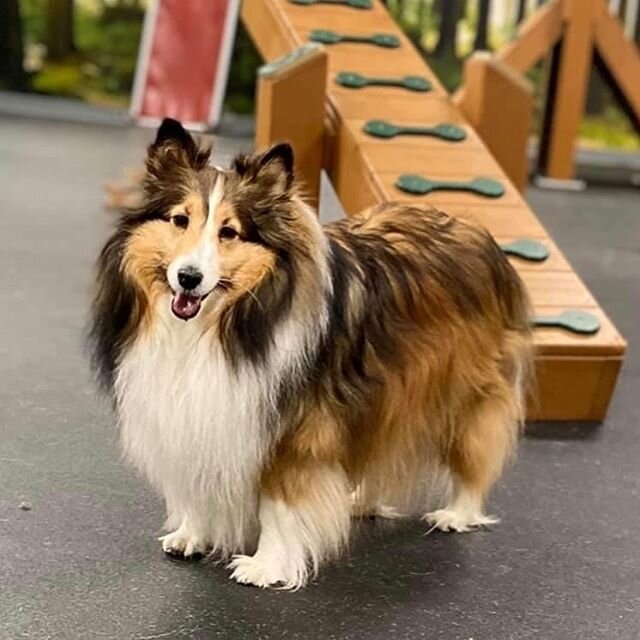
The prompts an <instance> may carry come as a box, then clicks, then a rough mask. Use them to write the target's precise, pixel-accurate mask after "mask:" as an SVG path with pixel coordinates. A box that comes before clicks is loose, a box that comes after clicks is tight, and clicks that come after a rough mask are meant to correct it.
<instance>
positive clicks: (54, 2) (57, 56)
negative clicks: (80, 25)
mask: <svg viewBox="0 0 640 640" xmlns="http://www.w3.org/2000/svg"><path fill="white" fill-rule="evenodd" d="M75 50H76V49H75V45H74V41H73V0H48V3H47V59H49V60H64V59H65V58H67V57H68V56H70V55H71V54H72V53H74V51H75Z"/></svg>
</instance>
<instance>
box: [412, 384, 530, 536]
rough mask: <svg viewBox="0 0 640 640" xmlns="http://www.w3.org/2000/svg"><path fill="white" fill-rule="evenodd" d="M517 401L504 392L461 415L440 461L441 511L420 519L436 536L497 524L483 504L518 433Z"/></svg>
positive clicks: (510, 393) (510, 394)
mask: <svg viewBox="0 0 640 640" xmlns="http://www.w3.org/2000/svg"><path fill="white" fill-rule="evenodd" d="M518 412H519V407H518V406H517V400H516V399H514V397H513V396H512V392H511V391H510V390H508V391H506V390H505V393H504V394H496V395H495V396H491V397H488V398H485V399H483V400H482V401H481V402H479V403H478V405H477V407H476V408H475V409H474V410H472V411H471V414H470V415H469V414H467V418H466V421H465V424H463V425H461V428H460V429H459V431H458V433H457V434H456V436H455V438H454V440H453V442H452V443H451V444H450V446H449V448H448V450H447V451H446V454H445V455H444V456H443V457H444V462H445V466H446V467H447V468H448V470H449V472H450V474H451V479H452V490H451V493H450V496H449V499H448V502H447V504H446V505H445V507H444V508H442V509H438V510H436V511H432V512H429V513H427V514H425V515H424V517H423V519H424V520H426V521H427V522H428V523H429V525H431V527H432V528H434V529H440V530H441V531H458V532H465V531H472V530H473V529H476V528H478V527H481V526H485V525H490V524H493V523H495V522H497V521H498V519H497V518H495V517H492V516H488V515H485V513H484V501H485V498H486V496H487V493H488V492H489V489H490V488H491V486H492V485H493V484H494V482H495V481H496V480H497V479H498V478H499V476H500V474H501V472H502V468H503V466H504V463H505V461H506V460H507V458H508V457H509V455H510V454H511V452H512V450H513V447H514V444H515V440H516V435H517V431H518Z"/></svg>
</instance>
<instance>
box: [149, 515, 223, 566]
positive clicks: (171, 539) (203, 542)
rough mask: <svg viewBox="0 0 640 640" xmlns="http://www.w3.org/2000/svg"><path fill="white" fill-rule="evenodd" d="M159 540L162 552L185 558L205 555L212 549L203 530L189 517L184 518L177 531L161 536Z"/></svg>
mask: <svg viewBox="0 0 640 640" xmlns="http://www.w3.org/2000/svg"><path fill="white" fill-rule="evenodd" d="M158 540H160V542H161V543H162V550H163V551H164V552H165V553H168V554H169V555H176V556H182V557H184V558H190V557H192V556H193V555H196V554H201V555H204V554H205V553H206V552H207V551H208V550H209V549H210V548H211V543H210V542H209V541H208V540H207V539H206V536H205V535H203V532H202V530H201V528H200V527H198V526H196V525H195V523H194V522H193V520H191V519H190V518H188V517H185V518H184V520H183V521H182V524H181V525H180V526H179V527H178V528H177V529H176V530H175V531H172V532H171V533H167V534H166V535H164V536H161V537H160V538H158Z"/></svg>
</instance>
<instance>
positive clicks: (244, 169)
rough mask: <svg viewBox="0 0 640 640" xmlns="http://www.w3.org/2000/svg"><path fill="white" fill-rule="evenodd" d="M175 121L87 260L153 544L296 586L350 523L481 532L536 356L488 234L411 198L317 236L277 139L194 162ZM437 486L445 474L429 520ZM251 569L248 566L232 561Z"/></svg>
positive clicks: (516, 289) (106, 373)
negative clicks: (143, 486) (160, 514)
mask: <svg viewBox="0 0 640 640" xmlns="http://www.w3.org/2000/svg"><path fill="white" fill-rule="evenodd" d="M209 155H210V153H209V151H208V150H205V149H203V148H201V147H199V146H198V144H197V143H196V142H195V141H194V140H193V138H192V137H191V136H190V135H189V134H188V133H187V132H186V131H185V130H184V129H183V127H182V126H181V125H180V124H179V123H178V122H176V121H174V120H165V121H164V123H163V124H162V126H161V127H160V129H159V131H158V134H157V138H156V140H155V142H154V143H153V144H152V145H151V146H150V147H149V152H148V157H147V161H146V167H147V171H146V176H145V178H144V182H143V197H142V201H143V202H142V205H141V206H140V207H139V208H137V209H135V210H133V209H132V210H127V211H123V212H122V213H121V217H120V219H119V223H118V225H117V229H116V231H115V233H114V234H113V235H112V236H111V238H110V239H109V240H108V242H107V243H106V245H105V247H104V249H103V250H102V253H101V254H100V257H99V261H98V274H97V291H96V295H95V300H94V305H93V325H92V340H93V345H94V355H95V364H96V366H97V369H98V372H99V374H100V376H101V379H102V381H103V382H104V384H105V385H106V386H107V387H108V389H109V390H110V391H111V393H112V394H113V398H114V401H115V406H116V410H117V416H118V422H119V424H120V428H121V437H122V445H123V448H124V451H125V453H126V455H127V457H128V458H129V459H130V460H131V461H132V462H133V463H134V464H135V466H136V467H137V468H138V469H139V470H140V471H142V473H144V475H146V477H147V478H148V479H149V481H150V482H151V484H152V485H153V487H155V488H156V489H157V490H158V491H159V492H160V493H161V494H162V495H163V496H164V499H165V501H166V508H167V522H166V527H167V529H168V530H169V531H170V533H168V534H167V535H165V536H164V537H163V538H161V540H162V547H163V549H164V550H165V551H166V552H167V553H169V554H173V555H178V556H184V557H190V556H194V555H196V554H205V553H215V554H216V555H218V556H221V557H230V556H233V557H232V559H231V563H230V565H229V567H230V569H231V570H232V574H231V577H232V578H234V579H235V580H237V581H238V582H242V583H248V584H254V585H257V586H260V587H267V586H271V585H279V586H281V587H284V588H297V587H300V586H302V585H304V584H305V583H306V582H307V580H308V578H309V577H310V576H312V575H315V573H316V572H317V570H318V567H319V565H320V564H321V563H322V562H324V561H326V560H327V559H329V558H331V557H335V555H336V554H338V552H339V551H340V550H341V549H342V548H343V547H344V546H345V544H346V543H347V541H348V539H349V530H350V523H351V518H352V517H353V516H354V515H357V514H359V515H361V514H375V513H387V514H388V513H391V510H392V509H395V510H396V511H399V512H402V513H405V514H411V513H414V514H415V513H419V514H421V515H423V518H424V519H425V520H426V521H427V522H428V523H429V526H430V527H432V528H438V529H441V530H443V531H469V530H471V529H473V528H476V527H479V526H482V525H485V524H488V523H492V522H494V521H495V519H494V518H492V517H490V516H487V515H485V512H484V508H483V507H484V504H483V503H484V500H485V497H486V495H487V492H488V490H489V489H490V487H491V486H492V484H493V483H494V482H495V481H496V479H497V478H498V477H499V475H500V473H501V470H502V468H503V464H504V463H505V460H507V459H508V457H509V454H510V453H511V452H512V450H513V447H514V443H515V441H516V438H517V434H518V426H519V424H520V423H521V421H522V418H523V398H524V396H523V394H524V387H525V384H526V381H527V374H528V371H529V369H530V362H531V354H532V349H531V340H530V330H529V308H528V302H527V298H526V295H525V292H524V290H523V286H522V284H521V282H520V280H519V278H518V276H517V275H516V273H515V271H514V270H513V268H512V267H511V266H510V265H509V263H508V261H507V260H506V259H505V257H504V256H503V254H502V252H501V251H500V249H499V247H498V246H497V245H496V243H495V242H494V241H493V240H492V238H491V236H490V235H489V233H487V232H486V231H485V230H483V229H482V228H479V227H477V226H475V225H473V224H471V223H468V222H465V221H463V220H456V219H454V218H452V217H451V216H449V215H447V214H445V213H442V212H440V211H437V210H435V209H430V208H427V207H419V206H416V205H403V204H384V205H380V206H377V207H375V208H374V209H372V210H370V211H367V212H365V213H364V214H363V215H361V216H357V217H353V218H351V219H349V220H343V221H340V222H337V223H333V224H329V225H326V226H324V227H323V226H321V224H320V223H319V222H318V219H317V217H316V213H315V212H314V211H312V210H311V209H310V208H309V207H308V206H307V205H306V204H305V203H304V202H303V200H302V198H301V197H300V195H299V192H298V191H297V189H296V186H295V184H294V175H293V152H292V149H291V147H290V146H289V145H287V144H279V145H277V146H274V147H272V148H270V149H269V150H267V151H266V152H264V153H261V154H254V155H240V156H238V157H237V158H236V159H235V160H234V162H233V164H232V166H231V168H229V169H225V170H223V169H220V168H218V167H213V166H212V165H211V164H210V162H209ZM434 477H440V478H442V477H444V478H446V479H448V490H447V491H446V492H445V493H443V494H442V502H441V504H439V505H436V506H438V507H439V508H437V509H435V510H431V511H428V510H427V493H428V487H429V486H431V485H432V482H431V480H432V479H433V478H434ZM251 553H252V554H253V555H245V554H251Z"/></svg>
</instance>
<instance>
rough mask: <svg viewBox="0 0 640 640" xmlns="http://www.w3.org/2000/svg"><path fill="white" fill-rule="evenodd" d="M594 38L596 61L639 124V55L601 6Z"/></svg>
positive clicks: (615, 21) (613, 19)
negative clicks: (614, 84)
mask: <svg viewBox="0 0 640 640" xmlns="http://www.w3.org/2000/svg"><path fill="white" fill-rule="evenodd" d="M594 35H595V45H596V48H597V50H598V53H599V54H600V57H601V58H602V60H603V61H604V63H605V64H606V66H607V69H608V70H609V73H611V75H612V76H613V79H614V80H615V82H616V83H617V85H618V87H619V89H620V91H621V92H622V94H623V95H624V97H625V98H626V100H627V102H628V104H629V106H630V107H631V109H632V110H633V112H634V114H635V116H636V119H637V120H638V121H639V122H640V51H639V50H638V47H637V46H636V45H635V44H634V42H633V41H632V40H627V38H626V37H625V34H624V31H623V29H622V25H621V24H620V22H619V20H618V19H617V18H615V17H614V16H612V15H611V14H610V13H609V12H608V11H607V10H606V6H605V4H604V3H601V7H599V9H598V14H597V16H596V19H595V34H594Z"/></svg>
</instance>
